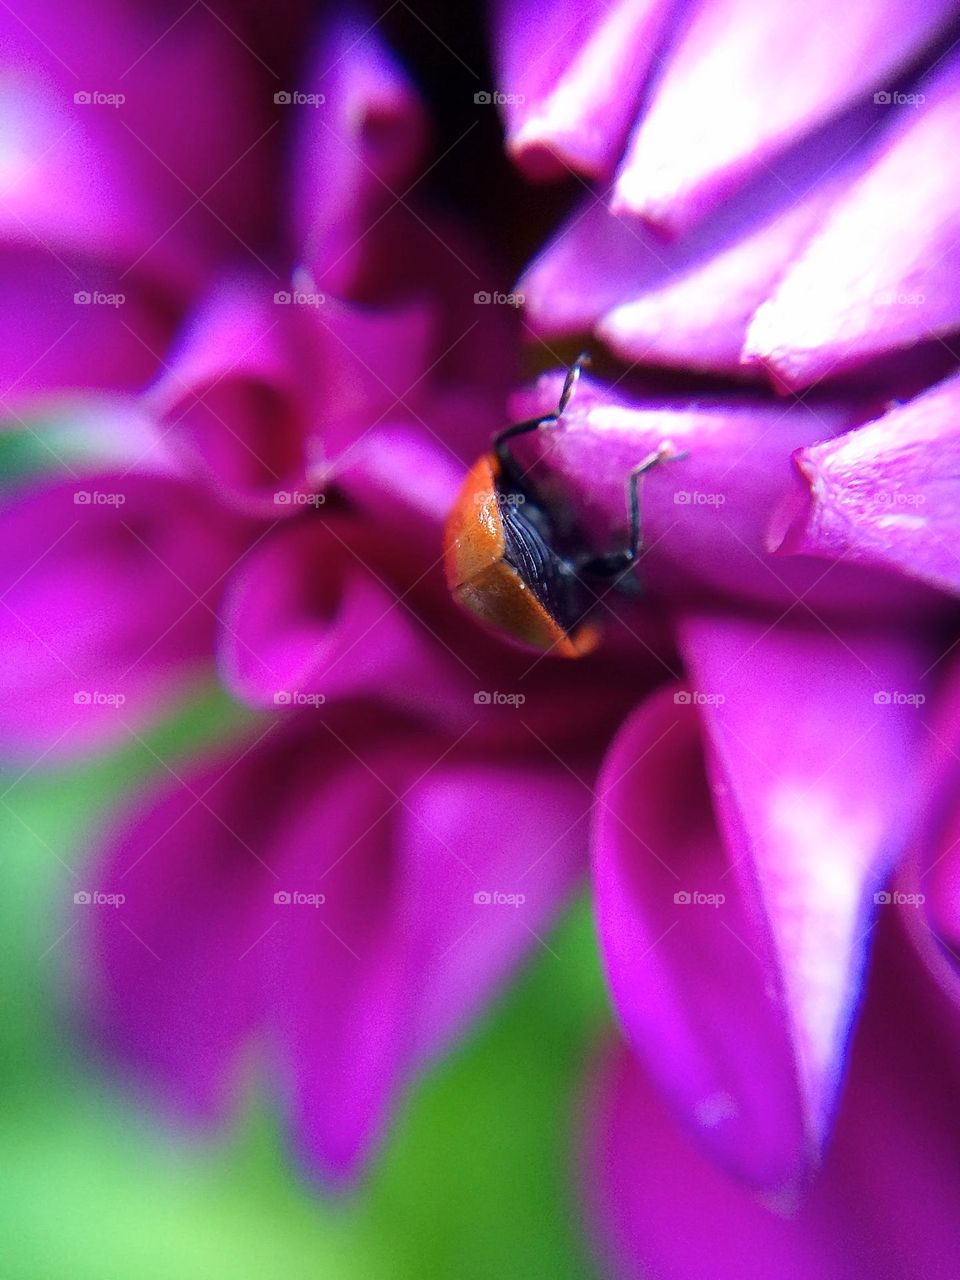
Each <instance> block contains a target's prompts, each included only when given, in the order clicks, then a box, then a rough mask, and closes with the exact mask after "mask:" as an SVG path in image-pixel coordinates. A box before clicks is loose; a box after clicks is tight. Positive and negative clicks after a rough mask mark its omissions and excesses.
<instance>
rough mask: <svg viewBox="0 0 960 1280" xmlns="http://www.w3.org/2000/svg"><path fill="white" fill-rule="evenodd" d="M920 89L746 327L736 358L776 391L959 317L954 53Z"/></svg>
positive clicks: (958, 65) (959, 77) (905, 344)
mask: <svg viewBox="0 0 960 1280" xmlns="http://www.w3.org/2000/svg"><path fill="white" fill-rule="evenodd" d="M918 92H919V97H920V99H921V100H922V101H921V102H920V104H919V105H918V106H915V107H905V108H904V111H905V112H906V118H905V119H904V120H903V122H902V124H901V127H900V128H899V129H898V130H897V131H896V133H895V135H894V137H893V138H892V140H891V141H890V143H889V144H888V146H887V147H886V148H885V150H884V151H883V152H882V154H881V155H880V157H879V158H878V159H877V160H876V162H875V163H874V164H873V165H872V167H871V168H870V169H869V170H868V171H867V173H866V174H864V176H863V177H862V178H860V180H859V181H858V182H856V183H855V184H854V185H853V187H852V188H851V189H850V190H849V191H848V192H847V193H846V194H845V195H844V196H843V198H842V199H841V200H839V201H838V202H837V204H836V206H835V207H834V209H833V210H832V211H831V213H830V215H829V217H828V218H827V221H826V224H825V226H824V227H823V229H822V231H821V232H820V233H819V235H817V236H816V237H815V238H814V239H813V240H812V241H811V242H810V244H809V246H808V247H807V249H806V251H805V252H804V253H803V254H802V255H801V257H800V258H799V260H798V261H797V262H796V263H795V264H794V266H793V267H792V268H791V270H790V271H789V273H788V274H787V276H786V277H785V279H784V280H783V282H782V284H781V285H780V287H779V289H778V290H777V291H776V293H775V294H774V295H773V297H772V298H771V299H770V300H769V301H768V302H766V303H764V305H763V306H762V307H761V308H760V310H759V311H758V312H757V314H756V317H755V318H754V320H753V323H752V324H751V326H750V331H749V333H748V335H747V342H746V345H745V348H744V355H743V358H744V360H745V361H746V362H748V363H750V362H759V363H761V364H762V365H763V366H764V367H765V368H766V370H767V371H768V373H769V374H770V376H771V377H772V379H773V380H774V382H775V383H776V385H777V386H779V387H781V388H785V389H787V390H798V389H800V388H803V387H807V386H810V385H811V383H814V382H817V381H818V380H820V379H822V378H826V377H829V376H831V375H834V374H836V373H840V372H844V371H846V370H847V369H849V368H854V367H856V366H857V365H859V364H862V363H863V362H864V361H866V360H869V359H871V358H873V357H876V356H879V355H881V354H883V353H884V352H888V351H896V350H903V349H909V348H910V347H912V346H914V345H915V344H916V343H918V342H920V341H923V340H924V339H927V338H932V337H936V336H937V335H940V334H943V333H945V332H947V331H948V330H950V329H955V328H956V327H957V326H958V325H960V289H958V287H957V284H956V281H957V278H958V273H960V201H958V200H957V195H956V189H955V186H954V183H953V182H952V180H951V178H950V175H949V173H948V172H947V170H948V166H945V165H944V163H943V156H944V155H945V154H948V153H949V150H950V148H951V147H952V145H953V140H954V139H955V138H956V136H957V130H958V129H960V56H957V55H956V54H954V56H953V57H951V58H950V59H949V60H948V61H946V62H945V63H944V64H943V66H942V67H940V68H939V69H938V70H937V71H935V72H934V73H933V74H932V75H931V76H930V78H929V79H928V80H926V81H923V82H922V83H921V85H920V86H919V91H918ZM883 110H887V111H889V110H891V108H890V107H884V108H883ZM904 228H908V231H907V233H905V232H904Z"/></svg>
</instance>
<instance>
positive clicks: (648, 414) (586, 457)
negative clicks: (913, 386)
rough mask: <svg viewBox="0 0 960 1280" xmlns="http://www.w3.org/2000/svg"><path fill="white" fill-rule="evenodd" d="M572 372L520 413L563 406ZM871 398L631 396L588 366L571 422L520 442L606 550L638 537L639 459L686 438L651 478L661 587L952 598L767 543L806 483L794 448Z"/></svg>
mask: <svg viewBox="0 0 960 1280" xmlns="http://www.w3.org/2000/svg"><path fill="white" fill-rule="evenodd" d="M560 382H561V378H560V376H559V375H549V376H545V377H543V378H542V379H541V380H540V381H539V383H538V384H537V386H536V389H535V390H534V391H532V392H529V393H525V394H523V395H520V396H517V397H515V400H514V413H515V421H521V420H523V419H525V418H529V417H532V416H533V415H534V414H536V413H538V412H540V413H543V412H549V411H550V410H551V409H552V408H554V407H555V406H556V403H557V396H558V394H559V388H560ZM870 408H872V406H870V407H867V406H865V405H864V406H860V407H858V406H857V404H855V403H851V402H843V401H828V400H817V399H812V400H810V401H807V402H804V403H802V404H791V405H785V404H783V403H782V402H776V403H771V402H770V401H769V400H764V399H760V398H756V397H755V398H749V397H747V396H743V397H737V398H733V397H721V396H715V397H706V396H700V397H698V398H697V399H696V400H693V401H691V400H689V399H681V398H679V397H674V398H669V399H668V398H666V397H664V396H663V395H662V394H660V395H650V394H644V392H643V388H642V385H641V386H640V387H639V388H638V390H637V392H636V393H635V396H634V397H633V398H628V396H627V395H626V394H622V393H621V392H620V389H619V388H618V390H617V392H616V393H613V392H611V391H610V390H609V389H607V388H605V387H604V386H603V385H602V384H600V383H597V382H594V381H593V380H592V379H590V378H586V377H582V378H581V379H580V383H579V385H578V388H577V392H576V395H575V397H574V398H573V400H572V401H571V403H570V404H569V406H568V407H567V410H566V412H565V414H564V416H563V422H562V423H561V424H560V425H559V426H557V427H555V428H553V427H551V428H548V429H545V430H542V431H538V432H534V433H532V434H531V435H529V436H527V437H520V438H519V439H518V440H517V442H516V447H515V453H516V455H517V457H518V459H519V460H520V462H521V463H522V465H523V466H524V467H525V468H529V474H530V477H531V480H532V481H533V483H535V484H536V485H538V486H539V487H540V491H541V492H543V493H545V494H547V495H549V496H550V497H551V498H552V501H553V502H554V503H555V504H556V505H557V506H558V507H560V508H563V509H566V510H567V511H569V512H570V513H572V515H573V516H574V518H575V519H576V521H577V525H578V527H579V528H580V529H581V530H582V533H583V536H584V539H585V541H586V542H587V545H588V546H590V547H591V548H593V547H596V548H597V550H598V551H605V550H609V549H611V548H615V547H619V546H623V545H624V543H625V541H626V537H627V498H626V482H627V477H628V475H629V473H630V471H631V469H632V468H633V467H635V466H636V465H637V464H638V463H639V462H640V461H641V460H642V459H644V458H646V457H648V456H649V455H650V454H651V453H652V452H653V451H655V450H657V449H658V448H659V447H660V446H661V445H662V444H663V443H664V442H665V441H666V442H672V443H673V445H674V446H675V447H676V448H677V449H678V450H684V451H686V454H687V456H686V457H684V458H682V459H680V460H677V461H672V462H670V463H669V464H668V463H664V464H663V465H662V466H660V467H659V468H657V469H655V470H654V471H651V472H650V473H649V474H648V475H647V477H646V479H645V481H644V486H643V495H642V505H643V533H644V541H645V544H646V546H647V550H646V551H645V552H644V555H643V557H642V560H641V563H640V565H639V568H638V576H639V577H640V579H641V581H642V582H643V583H645V584H647V585H648V586H649V588H650V591H651V594H652V595H653V596H654V597H655V598H656V599H659V600H662V601H666V602H669V601H676V602H679V603H681V604H682V605H684V606H687V605H688V604H689V601H690V600H691V599H701V598H703V597H708V598H711V599H716V598H718V597H721V596H722V597H723V598H725V599H728V600H729V599H736V600H741V601H743V600H749V601H752V602H758V601H765V602H768V603H772V602H776V603H782V604H784V605H793V606H796V605H797V604H798V603H799V601H800V600H801V598H802V600H803V602H804V604H803V606H802V607H803V608H804V610H806V609H808V608H813V609H818V610H822V609H824V608H828V609H830V610H831V611H836V612H838V613H847V614H858V613H859V612H860V611H861V610H862V609H863V608H864V606H866V605H869V606H870V607H871V608H873V609H880V610H882V611H883V612H884V614H885V615H888V613H889V609H890V603H891V600H892V599H893V598H894V596H899V595H900V594H901V593H902V592H906V593H907V596H908V597H909V603H910V606H911V607H914V608H921V607H923V608H924V609H926V610H930V609H931V608H940V609H941V610H942V601H940V600H939V599H938V598H937V597H936V596H935V594H934V593H932V592H930V591H928V590H925V589H921V588H920V587H919V586H915V585H914V584H909V583H907V582H905V581H904V580H903V579H902V578H899V576H898V575H895V574H893V573H881V572H880V571H878V570H873V571H870V570H868V569H866V568H865V567H862V566H861V567H857V566H846V565H842V564H838V565H835V566H831V567H829V568H828V569H827V571H826V572H825V571H824V566H822V565H818V564H814V563H812V562H808V563H804V562H803V561H801V560H800V559H799V558H798V559H796V560H790V561H787V560H785V559H783V558H777V557H775V556H773V555H771V554H770V553H769V551H768V548H767V537H768V527H769V523H770V520H771V518H772V516H773V514H774V512H775V511H777V510H778V508H779V506H780V504H781V503H782V502H783V500H784V497H785V495H787V494H788V493H790V492H791V491H792V490H793V489H794V487H795V485H796V474H795V469H794V467H793V464H792V462H791V454H792V452H793V451H794V450H795V449H797V448H799V447H801V446H802V445H805V444H811V443H814V442H816V441H820V440H828V439H830V438H831V437H833V436H835V435H838V434H839V433H840V432H842V431H843V430H845V429H848V428H849V427H851V426H854V425H856V424H857V423H858V422H860V421H862V420H863V417H864V416H869V414H870ZM891 593H892V594H891ZM906 604H907V601H906V599H904V605H905V606H906ZM646 607H647V608H648V609H649V607H650V606H649V604H648V605H647V606H646Z"/></svg>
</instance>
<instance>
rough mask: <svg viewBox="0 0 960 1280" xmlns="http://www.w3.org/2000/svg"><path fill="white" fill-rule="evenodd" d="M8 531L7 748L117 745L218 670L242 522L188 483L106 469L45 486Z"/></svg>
mask: <svg viewBox="0 0 960 1280" xmlns="http://www.w3.org/2000/svg"><path fill="white" fill-rule="evenodd" d="M2 526H3V538H2V546H3V563H2V565H0V581H2V583H3V608H2V610H0V653H2V654H3V675H2V679H0V687H2V697H0V736H2V737H3V740H4V743H5V745H6V748H7V750H11V749H12V750H14V751H16V752H17V753H24V752H27V751H40V750H42V749H44V748H46V749H48V750H55V751H57V752H59V753H64V752H74V751H84V750H90V749H93V748H96V747H99V746H103V745H104V744H106V743H111V742H115V741H117V740H122V739H123V738H124V737H125V736H126V734H127V732H128V730H127V728H126V725H132V726H134V727H140V726H142V725H144V724H145V723H149V722H152V721H153V720H155V719H156V718H157V717H158V715H162V714H164V713H165V712H166V711H167V710H168V708H169V705H170V701H171V699H173V698H175V697H176V696H177V695H178V694H179V693H181V692H182V691H183V690H184V688H185V687H187V686H189V685H190V684H191V683H195V682H197V681H199V680H200V679H201V678H203V677H204V676H205V675H206V674H208V673H209V671H210V669H211V662H210V655H211V653H212V645H213V637H214V632H215V618H216V613H215V610H216V606H217V602H218V599H219V593H220V590H221V588H220V587H219V583H220V581H221V579H222V578H223V577H224V576H225V574H226V572H227V570H228V569H229V567H230V565H231V564H232V563H233V561H234V559H235V558H236V557H237V556H238V555H239V554H240V548H241V546H242V541H241V539H242V537H243V529H242V526H240V525H238V524H237V522H235V521H232V520H228V519H224V518H223V516H222V514H219V513H216V512H214V511H212V510H211V508H210V506H209V504H207V503H206V502H204V501H203V499H202V495H200V494H198V493H197V492H196V491H195V490H194V489H193V488H192V487H191V486H189V485H186V484H184V483H183V482H182V481H177V480H174V479H172V478H167V479H163V478H160V477H150V476H143V475H139V476H135V475H131V474H126V473H114V474H112V475H111V474H110V473H106V472H105V473H101V474H97V475H94V476H89V475H88V476H84V477H82V478H80V479H78V480H71V481H69V482H63V481H58V482H54V483H48V484H46V485H45V486H43V487H40V488H37V489H34V490H32V491H31V492H30V493H28V494H27V495H26V496H25V497H23V498H21V499H20V500H19V501H16V502H14V503H13V504H12V505H11V506H9V507H7V508H6V509H5V510H4V512H3V514H2Z"/></svg>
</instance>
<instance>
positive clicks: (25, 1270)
mask: <svg viewBox="0 0 960 1280" xmlns="http://www.w3.org/2000/svg"><path fill="white" fill-rule="evenodd" d="M233 714H234V713H233V712H231V711H230V709H229V708H228V707H227V706H226V705H225V703H224V702H223V700H222V699H221V698H220V697H219V695H211V697H210V699H209V700H208V701H207V702H205V703H203V704H202V705H201V704H198V705H196V706H194V707H192V708H191V710H190V712H189V713H188V715H187V716H186V717H185V718H184V719H182V720H181V721H179V722H178V723H177V724H175V725H170V726H166V727H165V728H164V729H162V730H160V731H157V732H154V733H153V734H152V735H150V737H149V739H148V741H147V743H146V745H144V746H140V745H137V746H136V747H135V748H132V749H130V750H126V751H124V752H122V753H120V754H118V755H114V756H112V757H111V758H109V759H107V760H103V761H100V762H97V763H95V764H88V765H84V766H83V767H81V768H71V769H70V770H69V771H66V772H64V771H58V772H55V773H50V772H47V773H44V772H43V766H40V767H39V768H37V769H34V770H33V771H31V772H29V773H28V774H27V775H26V776H22V777H21V776H20V771H18V770H11V769H8V770H7V771H6V772H5V774H4V775H3V780H2V785H0V796H2V803H0V842H2V843H0V847H2V849H3V862H4V868H5V873H4V876H3V892H2V895H0V913H2V920H0V930H2V932H0V936H2V939H3V942H2V964H0V1000H2V1011H3V1012H2V1018H0V1073H2V1080H0V1170H2V1172H0V1180H2V1182H0V1239H2V1241H3V1245H2V1262H0V1276H2V1280H113V1278H115V1277H116V1278H119V1280H136V1278H138V1277H144V1280H154V1278H156V1280H161V1278H162V1280H190V1278H191V1277H198V1278H200V1277H203V1280H219V1277H225V1278H229V1280H243V1278H244V1277H248V1276H249V1277H251V1278H252V1280H253V1278H255V1280H263V1278H264V1277H278V1276H283V1277H290V1278H291V1280H299V1278H300V1277H308V1278H310V1280H313V1278H314V1277H316V1278H321V1280H322V1278H323V1277H327V1276H330V1277H337V1278H338V1280H344V1278H346V1277H362V1278H363V1280H379V1277H384V1280H387V1278H389V1280H406V1278H407V1277H410V1278H411V1280H413V1278H414V1277H416V1280H431V1278H433V1277H436V1278H437V1280H440V1278H441V1277H442V1278H443V1280H449V1278H450V1277H452V1276H456V1277H458V1280H472V1278H473V1277H476V1278H477V1280H481V1277H482V1280H489V1278H490V1277H492V1276H496V1277H498V1278H500V1280H509V1278H511V1277H516V1278H517V1280H520V1278H522V1280H538V1278H539V1277H544V1278H545V1280H546V1278H547V1277H549V1278H550V1280H574V1278H578V1280H583V1278H584V1277H591V1276H595V1271H594V1270H593V1266H592V1264H591V1262H590V1260H589V1250H588V1247H587V1245H586V1243H585V1240H584V1238H583V1235H582V1232H581V1228H580V1218H579V1210H578V1207H577V1199H576V1127H577V1119H578V1111H579V1103H580V1098H581V1091H582V1086H583V1080H584V1077H585V1069H586V1066H587V1064H588V1062H589V1060H590V1055H591V1052H592V1048H593V1046H594V1044H595V1043H596V1037H597V1035H599V1034H600V1033H602V1030H603V1029H604V1027H605V1025H606V1022H607V1013H606V1004H605V1000H604V996H603V988H602V983H601V981H600V977H599V973H598V964H597V957H596V948H595V943H594V939H593V928H592V922H591V920H590V916H589V911H588V908H587V906H586V903H585V902H580V903H579V904H577V905H575V906H574V907H573V909H572V910H571V912H570V913H569V914H568V916H567V917H566V918H565V919H564V920H563V921H562V922H561V923H560V925H559V926H558V927H557V929H556V930H555V931H554V932H553V933H552V934H551V935H550V936H549V937H548V938H547V940H546V941H547V943H548V948H539V949H538V950H537V952H536V954H535V955H534V956H533V957H532V959H531V962H530V964H529V966H528V967H527V968H526V969H525V970H524V972H523V974H522V976H521V978H520V980H519V981H518V982H517V983H516V984H515V985H514V986H513V988H512V989H511V990H509V991H508V992H506V993H504V995H503V997H502V998H501V1000H500V1001H499V1002H498V1003H497V1004H496V1005H495V1006H494V1007H493V1008H492V1009H491V1010H490V1011H489V1013H488V1014H487V1015H486V1017H485V1018H484V1019H483V1021H482V1022H481V1023H480V1024H478V1025H477V1027H476V1028H475V1029H474V1031H473V1032H472V1033H471V1035H470V1036H469V1037H468V1039H467V1040H465V1041H464V1042H463V1043H462V1044H461V1045H460V1046H459V1047H458V1048H457V1049H456V1050H455V1051H454V1052H453V1053H452V1054H451V1055H450V1056H449V1057H448V1058H447V1059H446V1060H445V1061H444V1062H443V1063H441V1064H440V1065H439V1066H438V1067H437V1068H436V1069H435V1070H434V1071H433V1072H432V1073H431V1074H430V1076H429V1077H428V1078H426V1079H425V1080H424V1081H422V1082H421V1084H420V1086H419V1087H418V1089H417V1090H416V1092H415V1093H414V1094H413V1095H412V1096H411V1097H410V1098H409V1100H408V1103H407V1105H406V1106H405V1108H404V1109H403V1111H402V1113H401V1114H400V1115H399V1117H398V1119H397V1123H396V1126H395V1129H394V1132H393V1134H392V1137H391V1140H390V1142H389V1144H388V1146H387V1149H386V1150H385V1151H384V1152H383V1154H382V1155H381V1157H380V1158H379V1160H378V1161H377V1163H376V1165H375V1167H374V1168H373V1169H372V1171H371V1173H370V1176H369V1178H368V1181H367V1183H366V1185H365V1186H364V1188H363V1189H362V1190H361V1191H360V1192H359V1193H357V1194H355V1195H353V1196H351V1197H349V1198H346V1199H343V1200H338V1201H336V1202H331V1201H329V1200H324V1199H323V1198H322V1197H321V1196H320V1195H319V1194H318V1192H317V1191H316V1189H315V1188H313V1187H311V1186H310V1185H309V1184H308V1183H307V1182H306V1181H305V1179H304V1178H303V1177H302V1175H301V1174H300V1172H299V1171H298V1170H297V1169H296V1167H295V1166H293V1165H292V1164H291V1162H290V1161H289V1159H288V1158H287V1155H286V1152H285V1149H284V1142H283V1138H282V1135H281V1133H280V1131H279V1127H278V1125H277V1123H276V1119H275V1116H274V1114H273V1112H272V1111H271V1106H270V1100H269V1098H267V1097H261V1098H260V1099H259V1100H257V1101H255V1102H253V1103H251V1105H250V1107H249V1109H248V1112H247V1114H246V1115H245V1116H244V1117H243V1118H242V1121H241V1122H240V1123H239V1124H238V1125H237V1127H236V1128H235V1129H234V1130H233V1131H232V1132H230V1133H227V1134H225V1135H224V1136H223V1137H222V1139H220V1140H218V1141H216V1142H214V1143H211V1144H209V1145H197V1144H196V1143H194V1142H188V1141H187V1140H185V1139H184V1137H183V1135H182V1134H181V1135H177V1134H175V1133H171V1132H169V1131H168V1130H165V1129H164V1127H163V1126H162V1124H161V1123H160V1121H159V1120H158V1118H157V1117H156V1115H151V1114H150V1113H149V1112H146V1111H145V1110H144V1109H142V1108H139V1107H137V1106H136V1105H134V1104H133V1103H132V1102H131V1100H130V1099H129V1097H128V1096H125V1095H124V1094H123V1093H122V1092H121V1091H120V1090H119V1089H118V1088H117V1086H116V1082H112V1081H110V1080H108V1079H105V1078H103V1077H102V1076H101V1075H99V1074H98V1072H97V1070H96V1068H95V1067H94V1066H93V1065H92V1063H91V1062H90V1061H88V1060H86V1059H85V1058H84V1056H83V1052H82V1049H81V1046H80V1045H79V1044H78V1043H77V1042H76V1040H75V1039H74V1038H73V1037H72V1036H71V1033H70V1030H69V1026H68V1021H67V1019H66V1017H65V1013H66V1012H67V1009H66V1007H65V1006H66V1004H67V991H68V989H69V982H68V981H66V978H67V976H68V975H69V974H70V973H71V972H72V970H73V969H74V967H75V964H74V957H73V955H72V953H71V941H72V939H71V937H70V936H69V935H68V936H67V937H62V936H61V935H63V933H64V930H65V929H66V928H67V925H68V920H69V916H68V911H67V909H66V907H65V903H67V902H69V901H71V899H72V894H73V892H74V890H75V888H76V883H75V881H74V879H73V877H72V876H71V874H70V872H69V870H68V867H71V866H74V867H75V866H77V865H78V864H79V863H80V862H81V861H82V858H83V856H84V852H83V850H84V841H85V839H86V837H87V835H88V833H89V832H90V830H91V829H92V828H93V827H94V825H95V824H96V822H97V820H98V818H100V817H101V816H102V815H103V812H104V810H105V808H106V807H107V806H108V805H109V804H111V803H112V802H113V801H115V799H116V798H117V796H118V795H119V794H121V793H122V792H123V791H124V790H125V789H126V788H129V787H130V786H131V785H132V784H133V783H134V782H136V781H137V780H138V779H140V778H142V777H145V776H146V775H147V774H148V773H151V772H156V771H157V769H158V766H157V762H156V759H155V758H153V757H151V754H150V752H151V750H152V751H155V752H156V753H157V754H158V755H159V756H160V757H161V758H162V759H163V760H168V761H171V762H173V761H175V760H176V759H178V758H181V759H182V758H183V755H184V754H185V753H187V752H188V751H189V750H190V748H191V747H192V746H193V745H194V744H195V743H196V742H197V740H198V739H199V738H200V737H202V736H205V735H206V734H209V733H210V732H211V731H213V732H215V731H216V728H217V726H218V725H220V726H222V725H223V724H225V723H227V722H229V720H230V719H231V718H232V716H233Z"/></svg>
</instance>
